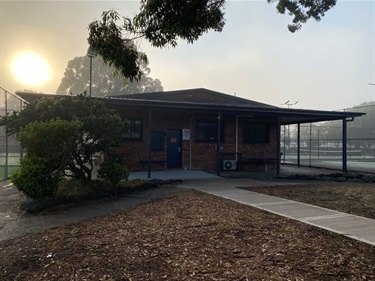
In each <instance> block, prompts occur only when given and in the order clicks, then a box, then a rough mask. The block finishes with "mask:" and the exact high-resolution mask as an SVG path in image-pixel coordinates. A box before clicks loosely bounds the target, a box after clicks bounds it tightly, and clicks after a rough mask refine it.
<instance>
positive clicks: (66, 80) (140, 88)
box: [56, 56, 163, 96]
mask: <svg viewBox="0 0 375 281" xmlns="http://www.w3.org/2000/svg"><path fill="white" fill-rule="evenodd" d="M88 59H89V58H88V57H86V56H85V57H75V58H74V59H72V60H71V61H69V62H68V65H67V67H66V69H65V74H64V77H63V78H62V80H61V83H60V85H59V87H58V88H57V91H56V93H57V94H70V93H73V94H79V93H82V92H83V91H84V90H85V89H86V88H87V81H89V74H90V69H89V62H88ZM141 67H142V69H143V73H144V75H142V77H141V78H140V80H139V81H137V82H136V81H133V82H131V83H124V81H125V78H124V77H123V76H119V75H115V74H114V73H115V70H114V69H113V68H112V67H110V66H108V65H106V64H104V63H103V60H102V58H101V57H97V58H95V60H94V61H93V66H92V81H93V85H92V96H109V95H121V94H131V93H143V92H159V91H163V87H162V85H161V82H160V80H159V79H152V78H151V77H149V76H148V74H149V73H150V71H151V70H150V68H148V67H147V64H146V63H143V64H142V65H141Z"/></svg>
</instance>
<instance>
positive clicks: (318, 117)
mask: <svg viewBox="0 0 375 281" xmlns="http://www.w3.org/2000/svg"><path fill="white" fill-rule="evenodd" d="M16 94H17V95H18V96H20V97H21V98H23V99H24V100H26V101H28V102H32V101H34V100H37V99H40V98H42V97H57V96H61V95H54V94H48V95H46V94H37V93H25V92H17V93H16ZM93 99H96V100H100V101H103V102H105V103H106V104H107V105H108V106H109V107H111V108H116V109H121V108H126V107H130V108H134V107H138V108H142V109H144V110H163V111H165V110H167V109H168V110H172V111H188V112H211V113H220V114H221V115H232V116H238V115H241V116H246V115H248V116H268V117H275V118H278V117H280V124H281V125H290V124H302V123H313V122H322V121H333V120H345V119H352V118H355V117H360V116H362V115H364V114H365V113H360V112H347V111H323V110H306V109H290V108H279V107H275V106H269V107H267V106H263V107H252V106H249V105H231V104H228V105H226V104H215V103H211V104H210V103H195V102H183V101H181V102H176V101H160V100H143V99H131V98H117V97H112V98H111V97H106V98H98V97H93Z"/></svg>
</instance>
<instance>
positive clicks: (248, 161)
mask: <svg viewBox="0 0 375 281" xmlns="http://www.w3.org/2000/svg"><path fill="white" fill-rule="evenodd" d="M276 161H277V159H276V158H261V157H260V158H242V159H240V160H239V161H237V164H238V169H239V170H241V169H242V166H243V165H244V164H245V165H246V164H257V163H264V171H265V172H267V171H268V165H269V164H273V165H274V164H275V163H276Z"/></svg>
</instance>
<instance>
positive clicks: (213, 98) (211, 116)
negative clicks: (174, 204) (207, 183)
mask: <svg viewBox="0 0 375 281" xmlns="http://www.w3.org/2000/svg"><path fill="white" fill-rule="evenodd" d="M17 94H18V95H19V96H21V97H22V98H23V99H25V100H26V101H32V100H35V99H36V98H40V97H41V96H44V95H40V94H33V93H17ZM96 99H100V100H102V101H104V102H105V103H106V104H107V106H109V107H110V108H113V109H116V110H117V111H118V112H119V114H120V116H121V117H122V118H124V119H126V120H127V122H128V125H129V132H128V133H125V134H124V135H123V140H122V143H121V147H120V152H122V153H123V154H124V157H125V160H126V163H127V164H128V167H129V168H130V170H132V171H140V170H148V171H149V172H150V171H151V170H161V169H173V168H183V169H194V170H195V169H197V170H198V169H199V170H217V172H218V173H220V170H232V169H243V170H261V171H264V170H275V171H276V172H277V173H278V172H279V169H280V126H281V125H288V124H298V125H299V124H302V123H310V122H319V121H329V120H343V140H346V122H347V121H348V120H351V119H353V118H355V117H359V116H361V115H363V114H362V113H353V112H337V111H320V110H302V109H289V108H279V107H276V106H271V105H268V104H264V103H259V102H255V101H252V100H247V99H244V98H240V97H236V96H230V95H227V94H223V93H219V92H215V91H211V90H207V89H188V90H179V91H168V92H154V93H142V94H131V95H122V96H111V97H106V98H96ZM298 127H299V126H298ZM218 136H219V137H218ZM344 143H345V142H344ZM343 152H345V153H344V156H345V157H344V158H345V159H343V170H345V169H346V167H345V165H346V147H343Z"/></svg>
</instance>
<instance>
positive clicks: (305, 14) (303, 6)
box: [267, 0, 337, 32]
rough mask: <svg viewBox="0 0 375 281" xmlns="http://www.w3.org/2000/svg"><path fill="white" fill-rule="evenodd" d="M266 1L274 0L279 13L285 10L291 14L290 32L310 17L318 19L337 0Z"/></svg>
mask: <svg viewBox="0 0 375 281" xmlns="http://www.w3.org/2000/svg"><path fill="white" fill-rule="evenodd" d="M267 2H268V3H274V2H276V3H277V5H276V9H277V11H278V12H279V13H280V14H285V12H287V13H288V14H289V15H291V16H293V20H292V22H293V23H292V24H289V25H288V29H289V31H290V32H295V31H297V30H299V29H301V27H302V24H303V23H306V22H307V21H308V20H309V19H310V18H313V19H315V20H316V21H320V20H321V18H322V17H323V16H324V15H325V13H326V12H327V11H328V10H330V9H331V8H333V7H334V6H335V5H336V2H337V0H267Z"/></svg>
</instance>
